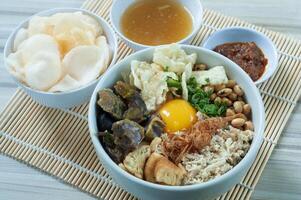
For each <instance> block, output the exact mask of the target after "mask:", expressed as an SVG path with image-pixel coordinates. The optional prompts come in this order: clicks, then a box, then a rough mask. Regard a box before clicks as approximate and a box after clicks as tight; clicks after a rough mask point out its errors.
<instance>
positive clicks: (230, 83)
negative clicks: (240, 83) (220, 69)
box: [226, 80, 236, 88]
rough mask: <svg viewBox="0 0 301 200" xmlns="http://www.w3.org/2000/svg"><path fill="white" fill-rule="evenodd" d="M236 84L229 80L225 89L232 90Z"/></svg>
mask: <svg viewBox="0 0 301 200" xmlns="http://www.w3.org/2000/svg"><path fill="white" fill-rule="evenodd" d="M235 84H236V82H235V81H234V80H229V81H228V82H227V83H226V87H228V88H233V87H234V86H235Z"/></svg>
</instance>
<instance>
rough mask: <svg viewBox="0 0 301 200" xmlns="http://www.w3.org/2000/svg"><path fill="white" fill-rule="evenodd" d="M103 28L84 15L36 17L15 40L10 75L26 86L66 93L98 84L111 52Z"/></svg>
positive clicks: (9, 60)
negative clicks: (97, 80) (90, 84)
mask: <svg viewBox="0 0 301 200" xmlns="http://www.w3.org/2000/svg"><path fill="white" fill-rule="evenodd" d="M102 34H103V30H102V27H101V26H100V24H99V23H98V22H97V21H96V20H95V19H94V18H92V17H90V16H88V15H85V14H83V13H82V12H73V13H57V14H54V15H52V16H47V17H44V16H43V17H42V16H34V17H33V18H32V19H31V20H30V21H29V24H28V27H27V28H22V29H20V30H19V31H18V32H17V34H16V37H15V40H14V45H13V49H14V53H11V54H10V55H9V56H8V57H7V63H8V67H9V71H10V73H11V74H12V75H14V76H15V77H16V78H17V79H18V80H19V81H20V82H22V83H24V84H26V85H27V86H29V87H31V88H33V89H37V90H42V91H49V92H63V91H68V90H71V89H75V88H78V87H81V86H83V85H85V84H88V83H90V82H92V81H94V80H96V79H97V78H98V77H99V76H100V75H101V74H102V73H103V72H104V71H105V70H106V69H107V67H108V65H109V64H110V61H111V52H110V48H109V45H108V43H107V39H106V37H104V36H103V35H102Z"/></svg>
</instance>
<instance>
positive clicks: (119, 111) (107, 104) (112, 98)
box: [97, 89, 126, 119]
mask: <svg viewBox="0 0 301 200" xmlns="http://www.w3.org/2000/svg"><path fill="white" fill-rule="evenodd" d="M98 96H99V99H98V101H97V104H98V105H99V106H100V107H101V108H102V109H103V110H104V111H105V112H107V113H109V114H111V115H112V116H113V117H114V118H116V119H122V116H123V113H124V111H125V110H126V105H125V104H124V102H123V101H122V100H121V98H120V97H118V96H117V95H116V94H114V92H113V91H112V90H111V89H103V90H100V91H99V92H98Z"/></svg>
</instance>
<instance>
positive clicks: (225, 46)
mask: <svg viewBox="0 0 301 200" xmlns="http://www.w3.org/2000/svg"><path fill="white" fill-rule="evenodd" d="M202 46H203V47H204V48H207V49H210V50H213V51H215V52H217V53H219V54H221V55H223V56H225V57H227V58H229V59H230V60H232V61H233V62H235V63H236V64H237V65H239V66H240V67H241V68H242V69H243V70H244V71H245V72H246V73H247V74H248V75H249V76H250V78H251V79H252V80H253V81H254V82H255V84H259V83H262V82H264V81H266V80H268V79H269V78H270V77H271V76H272V75H273V73H274V72H275V71H276V69H277V67H278V55H277V49H276V47H275V45H274V44H273V42H272V41H271V40H270V39H269V38H268V37H267V36H265V35H264V34H262V33H260V32H257V31H255V30H253V29H249V28H242V27H231V28H224V29H220V30H218V31H216V32H214V33H213V34H211V35H210V36H209V37H208V38H207V39H206V40H205V41H204V43H203V45H202Z"/></svg>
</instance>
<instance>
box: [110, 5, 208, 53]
mask: <svg viewBox="0 0 301 200" xmlns="http://www.w3.org/2000/svg"><path fill="white" fill-rule="evenodd" d="M117 1H118V0H114V1H113V4H112V6H111V9H110V21H111V24H112V27H113V29H114V30H115V32H116V33H117V35H118V36H119V37H120V38H121V39H123V40H124V41H127V42H129V43H131V44H133V45H135V46H136V47H138V48H140V49H145V48H151V47H156V46H160V45H146V44H140V43H138V42H135V41H133V40H131V39H129V38H127V37H126V36H125V35H124V34H123V33H122V31H119V28H117V25H116V24H115V23H114V20H113V12H117V11H115V10H114V8H115V5H116V4H117ZM194 3H196V4H198V6H199V10H200V13H201V14H200V15H201V17H200V18H198V19H197V20H198V21H196V22H197V23H196V24H197V25H196V26H195V27H193V30H192V31H191V33H190V34H189V35H187V36H186V37H185V38H183V39H181V40H179V41H177V42H175V43H183V42H185V41H187V40H188V39H189V38H191V37H192V36H194V35H196V34H197V32H198V31H199V30H200V28H201V26H202V23H203V14H204V9H203V5H202V3H201V1H200V0H194ZM130 5H132V4H130ZM128 7H129V6H128ZM128 7H127V8H128ZM127 8H126V9H127ZM187 10H188V9H187ZM188 12H189V14H190V15H191V17H192V18H193V19H195V18H194V15H193V13H191V12H190V11H188ZM122 15H123V13H121V14H120V17H119V18H121V17H122ZM162 45H165V44H162Z"/></svg>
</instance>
